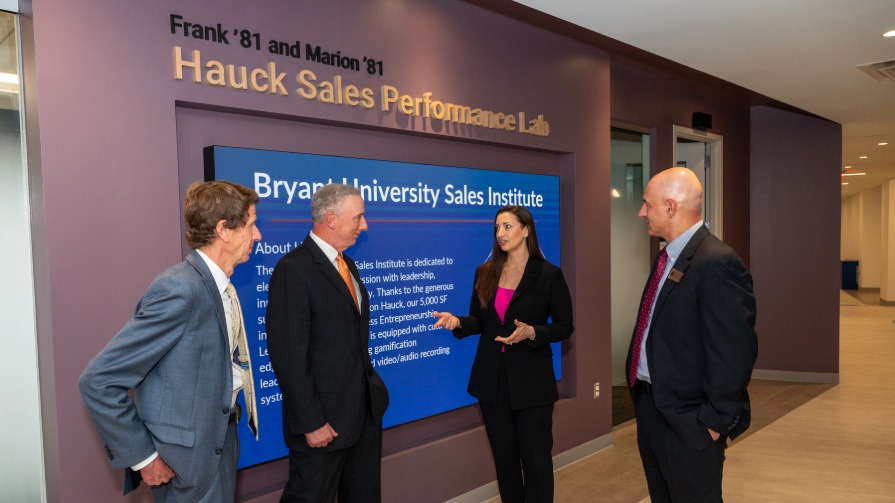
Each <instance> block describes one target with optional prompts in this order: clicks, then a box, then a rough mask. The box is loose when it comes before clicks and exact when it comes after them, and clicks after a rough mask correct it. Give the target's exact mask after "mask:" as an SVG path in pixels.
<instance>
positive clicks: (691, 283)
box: [625, 226, 758, 450]
mask: <svg viewBox="0 0 895 503" xmlns="http://www.w3.org/2000/svg"><path fill="white" fill-rule="evenodd" d="M675 271H677V272H675ZM644 293H646V288H644ZM635 330H636V328H635ZM632 348H633V338H632V346H631V348H629V350H628V358H627V364H626V366H625V368H626V370H628V371H629V370H630V368H631V349H632ZM646 354H647V361H648V362H649V372H650V380H651V382H652V396H653V399H654V400H655V403H656V408H657V409H658V410H659V411H660V412H661V413H662V416H663V417H664V418H665V420H666V421H668V424H670V425H671V427H672V429H673V430H674V431H675V432H676V433H677V434H678V436H679V437H680V438H681V439H682V440H683V442H684V444H685V445H687V446H688V447H689V448H691V449H694V450H700V449H703V448H705V447H706V446H707V445H708V444H709V443H710V442H711V441H712V439H711V436H710V435H709V433H708V431H707V430H706V429H707V428H711V429H712V430H714V431H716V432H718V433H720V434H722V435H727V436H729V437H730V438H731V439H733V438H736V437H737V436H738V435H739V434H741V433H742V432H744V431H746V429H747V428H748V427H749V421H750V417H751V414H750V408H749V407H750V406H749V393H748V391H747V389H746V388H747V386H748V384H749V380H750V378H751V376H752V368H753V366H754V365H755V359H756V358H757V356H758V340H757V337H756V334H755V296H754V295H753V293H752V276H751V275H750V274H749V271H748V270H747V269H746V266H745V265H744V264H743V262H742V260H740V258H739V257H738V256H737V254H736V253H735V252H734V251H733V250H732V249H731V248H730V247H729V246H727V245H726V244H724V243H723V242H722V241H721V240H719V239H718V238H716V237H715V236H714V235H712V234H711V233H709V231H708V229H707V228H706V227H705V226H702V227H701V228H700V229H698V230H697V231H696V233H695V234H694V235H693V237H692V238H691V239H690V241H689V242H688V243H687V244H686V246H685V247H684V249H683V251H682V252H681V255H680V257H678V259H677V261H675V263H674V265H673V267H672V270H671V272H670V273H669V275H668V277H667V278H666V280H665V284H664V285H662V289H661V290H660V291H659V293H658V297H657V298H656V307H655V309H654V310H653V317H652V322H651V325H650V329H649V334H648V335H647V341H646ZM625 375H629V374H628V372H626V373H625Z"/></svg>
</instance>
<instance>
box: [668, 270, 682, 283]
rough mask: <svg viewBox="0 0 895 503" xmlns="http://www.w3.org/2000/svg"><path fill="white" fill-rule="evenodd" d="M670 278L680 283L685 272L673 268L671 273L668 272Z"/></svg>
mask: <svg viewBox="0 0 895 503" xmlns="http://www.w3.org/2000/svg"><path fill="white" fill-rule="evenodd" d="M668 279H670V280H671V281H674V282H675V283H680V282H681V280H682V279H684V273H683V272H682V271H679V270H677V269H672V270H671V272H670V273H668Z"/></svg>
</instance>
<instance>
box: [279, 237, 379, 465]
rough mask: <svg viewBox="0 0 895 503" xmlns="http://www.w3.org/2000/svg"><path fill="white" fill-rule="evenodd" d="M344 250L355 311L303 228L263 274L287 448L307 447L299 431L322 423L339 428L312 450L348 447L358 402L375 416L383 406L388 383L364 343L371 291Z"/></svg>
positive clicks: (357, 423) (359, 424)
mask: <svg viewBox="0 0 895 503" xmlns="http://www.w3.org/2000/svg"><path fill="white" fill-rule="evenodd" d="M343 257H344V259H345V262H346V263H347V264H348V268H349V270H350V271H351V274H352V275H353V276H354V279H355V281H357V283H358V285H359V286H360V290H361V311H360V312H359V311H358V309H357V307H356V305H355V304H354V299H353V298H352V296H351V293H350V291H349V290H348V287H347V285H346V284H345V282H344V281H343V280H342V277H341V276H340V275H339V273H338V271H337V270H336V268H335V266H333V264H332V262H330V261H329V260H328V259H327V258H326V255H325V254H324V253H323V250H321V249H320V247H319V246H317V243H315V242H314V240H313V239H311V237H310V235H308V237H306V238H305V240H304V242H303V243H302V245H301V246H299V247H298V248H296V249H295V250H292V251H291V252H289V253H288V254H286V255H285V256H284V257H283V258H282V259H280V262H279V263H277V266H276V267H275V268H274V272H273V274H272V275H271V278H270V292H269V295H268V304H267V348H268V354H269V355H270V363H271V364H272V366H273V370H274V373H275V374H276V376H277V381H278V382H279V385H280V391H282V393H283V437H284V438H285V440H286V445H287V446H288V447H289V448H290V449H293V450H302V451H308V450H310V449H311V448H310V447H309V446H308V443H307V441H306V439H305V436H304V434H305V433H309V432H312V431H314V430H316V429H318V428H320V427H322V426H323V425H324V424H326V423H329V424H330V426H332V428H333V429H334V430H335V431H336V433H338V434H339V436H338V437H336V438H335V440H333V441H332V442H331V443H330V444H329V445H328V446H326V447H323V448H321V449H315V450H317V451H320V450H337V449H343V448H346V447H351V446H352V445H354V444H355V443H356V442H357V440H358V439H359V438H360V434H361V430H362V428H363V421H364V414H365V407H372V413H373V417H374V418H375V420H376V421H377V423H380V424H381V421H382V415H383V414H384V413H385V409H386V407H388V390H387V389H386V387H385V383H384V382H383V381H382V379H381V378H380V377H379V374H377V373H376V371H375V370H374V369H373V364H372V362H371V361H370V355H369V352H368V350H367V348H368V347H369V338H370V298H369V296H368V294H367V289H366V288H365V287H364V285H363V283H362V282H361V280H360V276H359V275H358V272H357V266H356V265H355V264H354V261H353V260H351V258H349V257H348V256H345V255H343ZM368 392H369V394H370V403H369V404H368V403H367V399H366V395H367V393H368Z"/></svg>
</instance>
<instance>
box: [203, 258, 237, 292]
mask: <svg viewBox="0 0 895 503" xmlns="http://www.w3.org/2000/svg"><path fill="white" fill-rule="evenodd" d="M196 252H197V253H199V256H200V257H202V260H204V261H205V265H207V266H208V269H209V270H210V271H211V277H212V278H214V284H215V285H217V287H218V293H220V294H221V295H223V294H224V290H226V289H227V285H229V284H230V278H228V277H227V275H226V274H224V271H223V270H222V269H221V268H220V267H219V266H218V265H217V264H215V263H214V260H211V259H210V258H208V255H206V254H204V253H202V250H199V249H196Z"/></svg>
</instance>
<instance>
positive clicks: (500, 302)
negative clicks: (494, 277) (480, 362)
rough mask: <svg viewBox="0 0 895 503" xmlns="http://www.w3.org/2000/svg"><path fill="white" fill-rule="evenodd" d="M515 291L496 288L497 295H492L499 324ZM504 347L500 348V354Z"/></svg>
mask: <svg viewBox="0 0 895 503" xmlns="http://www.w3.org/2000/svg"><path fill="white" fill-rule="evenodd" d="M515 291H516V290H507V289H506V288H502V287H497V293H496V294H495V295H494V310H495V311H497V316H499V317H500V322H501V323H503V315H505V314H507V306H509V305H510V299H512V298H513V293H514V292H515ZM506 350H507V348H506V346H501V348H500V352H501V353H504V352H506Z"/></svg>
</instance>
